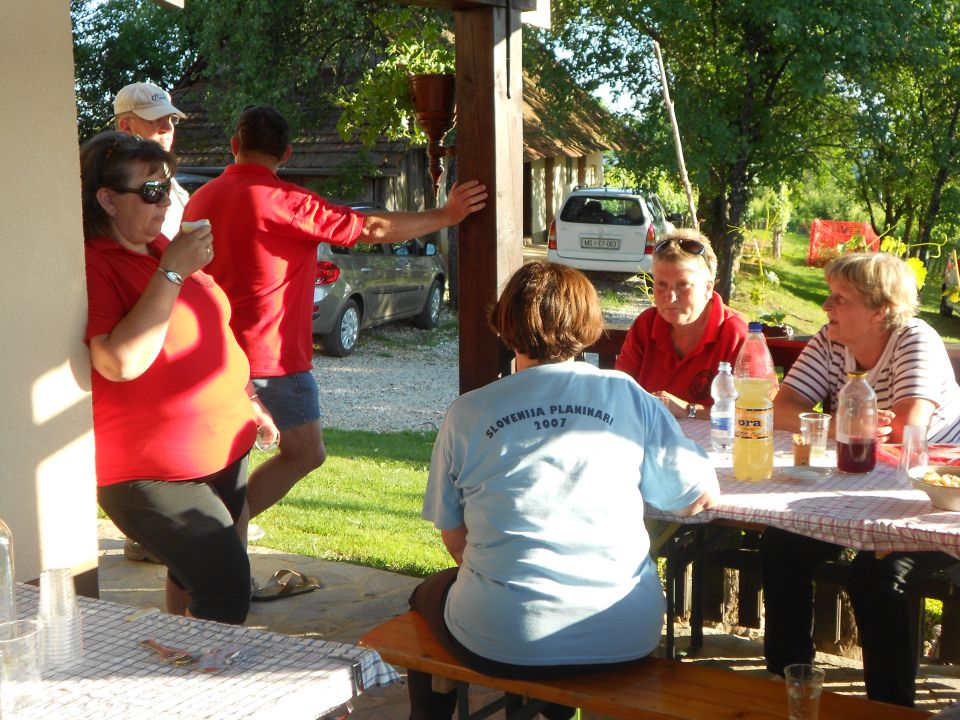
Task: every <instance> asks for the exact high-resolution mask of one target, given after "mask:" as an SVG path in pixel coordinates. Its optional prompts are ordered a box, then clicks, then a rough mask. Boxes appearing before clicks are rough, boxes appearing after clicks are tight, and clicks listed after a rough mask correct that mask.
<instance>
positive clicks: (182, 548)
mask: <svg viewBox="0 0 960 720" xmlns="http://www.w3.org/2000/svg"><path fill="white" fill-rule="evenodd" d="M80 162H81V188H82V202H83V228H84V240H85V245H86V247H85V249H86V271H87V295H88V302H89V317H88V323H87V331H86V336H85V339H86V342H87V344H88V345H89V347H90V361H91V365H92V368H93V371H92V373H91V375H92V389H93V429H94V438H95V442H96V467H97V498H98V500H99V502H100V506H101V507H102V508H103V509H104V511H105V512H106V513H107V515H109V516H110V518H111V519H112V520H113V521H114V523H116V525H117V527H118V528H120V530H122V531H123V532H124V533H125V534H126V535H127V537H129V538H132V539H134V540H136V541H138V542H140V543H142V544H143V546H144V547H145V548H146V549H147V550H148V551H150V552H151V553H153V554H154V555H155V556H156V557H157V558H159V559H160V561H161V562H163V564H164V565H166V566H167V571H168V573H167V609H168V611H170V612H172V613H177V614H187V613H188V614H190V615H192V616H194V617H200V618H205V619H209V620H219V621H221V622H228V623H238V624H239V623H242V622H243V621H244V619H245V618H246V615H247V610H248V609H249V603H250V563H249V560H248V559H247V553H246V549H245V548H244V545H243V543H242V542H241V540H240V537H239V536H238V535H237V532H236V528H235V525H234V523H235V521H236V518H237V517H238V516H239V514H240V511H241V510H242V508H243V504H244V499H245V494H246V479H247V460H246V458H247V453H248V452H249V450H250V447H251V446H252V445H253V443H254V440H255V439H256V437H257V431H258V426H259V427H261V428H262V432H263V434H264V435H265V439H270V440H272V439H273V438H274V436H275V434H276V427H275V426H274V425H273V421H272V420H271V419H270V416H269V413H267V412H266V411H265V410H264V409H263V407H262V406H261V405H260V403H259V401H258V400H256V398H255V396H253V392H252V390H250V384H249V375H250V367H249V365H248V364H247V359H246V356H245V355H244V354H243V351H242V350H240V347H239V346H238V345H237V343H236V340H235V339H234V337H233V333H232V332H231V331H230V328H229V325H228V322H229V319H230V305H229V303H228V302H227V298H226V296H225V295H224V294H223V291H222V290H220V288H219V287H217V285H216V283H214V282H213V280H212V279H211V278H210V277H209V276H208V275H207V274H205V273H204V272H202V270H201V268H202V267H203V266H204V265H206V264H207V263H208V262H209V261H210V258H211V257H212V249H211V241H212V239H213V238H212V235H211V232H210V228H209V227H203V228H200V229H196V230H193V231H192V232H188V233H180V234H178V235H177V237H176V238H175V239H174V241H173V242H171V241H169V240H168V239H167V238H166V237H164V236H163V235H161V234H160V226H161V224H162V223H163V219H164V215H165V213H166V209H167V207H168V206H169V205H170V199H169V193H170V176H171V175H172V173H173V171H174V168H175V161H174V159H173V156H172V155H171V154H170V153H168V152H166V151H165V150H164V149H163V148H162V147H160V145H158V144H157V143H155V142H153V141H151V140H145V139H143V138H140V137H137V136H135V135H128V134H126V133H121V132H105V133H101V134H99V135H97V136H96V137H94V138H92V139H91V140H89V141H88V142H87V143H85V144H84V146H83V147H82V148H81V150H80ZM251 396H253V397H251Z"/></svg>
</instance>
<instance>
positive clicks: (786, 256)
mask: <svg viewBox="0 0 960 720" xmlns="http://www.w3.org/2000/svg"><path fill="white" fill-rule="evenodd" d="M750 235H751V236H756V237H757V238H758V242H759V244H760V245H761V256H760V262H759V263H757V262H756V261H755V258H754V257H753V253H751V252H747V253H745V259H744V261H743V263H742V264H741V272H740V274H739V275H738V276H737V278H736V280H735V282H734V290H733V293H732V297H731V299H730V306H731V307H733V308H735V309H737V310H739V311H741V312H742V313H744V314H745V315H746V316H747V317H749V318H750V319H758V318H759V317H760V316H761V315H764V314H766V313H770V312H773V311H774V310H778V311H780V312H783V313H784V314H785V315H786V318H785V320H784V322H785V323H786V324H787V325H792V326H793V328H794V330H795V331H796V332H797V334H800V335H809V334H812V333H815V332H816V331H817V330H819V329H820V327H821V326H822V325H823V323H824V322H826V314H825V313H824V312H823V308H822V307H821V305H822V304H823V301H824V300H825V299H826V297H827V283H826V281H825V280H824V278H823V270H822V269H821V268H816V267H811V266H809V265H807V246H808V244H809V238H808V237H807V236H805V235H800V234H797V233H787V234H786V236H785V237H784V241H783V252H782V257H781V258H780V259H779V260H774V259H773V258H772V257H770V247H769V241H768V240H767V239H766V235H765V233H763V232H752V233H751V234H750ZM747 247H748V248H749V247H750V244H749V242H748V245H747ZM761 268H762V270H763V273H761V272H760V269H761ZM767 271H773V272H774V273H775V274H776V276H777V278H778V279H779V283H776V282H772V281H770V280H769V279H767V278H766V276H765V274H766V272H767ZM941 273H942V265H941V264H939V263H938V264H935V265H933V267H932V268H931V271H930V273H929V275H928V279H927V282H926V283H925V284H924V286H923V290H922V292H921V294H920V299H921V307H920V313H919V317H920V318H922V319H923V320H925V321H926V322H927V323H929V324H930V325H931V326H932V327H933V328H934V329H936V331H937V332H938V333H940V336H941V337H942V338H943V341H944V342H948V343H955V342H960V318H956V317H952V318H945V317H942V316H941V315H940V312H939V309H940V277H941ZM758 300H759V301H758Z"/></svg>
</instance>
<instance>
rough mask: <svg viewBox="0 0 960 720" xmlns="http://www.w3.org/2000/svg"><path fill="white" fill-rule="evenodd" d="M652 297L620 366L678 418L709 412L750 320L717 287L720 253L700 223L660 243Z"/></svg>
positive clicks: (625, 347)
mask: <svg viewBox="0 0 960 720" xmlns="http://www.w3.org/2000/svg"><path fill="white" fill-rule="evenodd" d="M652 272H653V302H654V305H655V307H652V308H650V309H648V310H644V311H643V312H642V313H640V315H639V316H638V317H637V319H636V320H635V321H634V323H633V325H632V326H631V327H630V331H629V332H628V333H627V337H626V340H624V342H623V347H622V348H621V350H620V356H619V357H618V358H617V364H616V368H617V370H622V371H623V372H625V373H627V374H628V375H631V376H633V377H634V378H635V379H636V380H637V382H638V383H640V385H641V387H643V388H644V389H645V390H646V391H647V392H649V393H652V394H654V395H656V396H658V397H659V398H660V399H661V400H663V402H664V404H665V405H666V406H667V407H668V408H669V409H670V412H671V413H673V415H675V416H676V417H699V418H707V417H709V414H710V412H709V408H710V406H711V405H712V404H713V399H712V398H711V397H710V383H711V382H712V381H713V376H714V375H716V374H717V365H718V364H719V363H720V362H721V361H724V360H725V361H727V362H729V363H731V364H732V363H733V362H735V361H736V359H737V354H738V353H739V352H740V346H741V345H742V344H743V341H744V339H745V338H746V336H747V324H746V322H745V321H744V320H743V318H742V317H740V315H739V314H737V312H736V311H735V310H732V309H730V308H729V307H727V306H726V305H724V304H723V300H722V299H721V297H720V296H719V295H718V294H717V293H715V292H714V291H713V282H714V279H715V278H716V276H717V256H716V254H715V253H714V252H713V248H712V247H710V241H709V240H707V238H706V237H704V236H703V235H701V234H700V233H699V232H697V231H696V230H691V229H680V230H675V231H674V232H672V233H671V234H670V235H669V236H667V238H666V239H665V240H663V241H662V242H661V243H659V244H658V245H657V246H656V247H655V248H654V250H653V268H652Z"/></svg>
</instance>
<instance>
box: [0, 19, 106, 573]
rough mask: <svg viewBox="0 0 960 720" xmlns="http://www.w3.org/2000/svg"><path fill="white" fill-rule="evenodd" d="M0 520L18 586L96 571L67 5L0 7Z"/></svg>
mask: <svg viewBox="0 0 960 720" xmlns="http://www.w3.org/2000/svg"><path fill="white" fill-rule="evenodd" d="M0 11H2V17H3V22H2V24H0V69H2V70H0V97H2V98H3V108H4V112H3V122H2V123H0V157H3V164H2V165H0V268H2V272H3V282H2V283H0V298H2V303H3V305H2V307H3V313H2V314H0V338H2V342H3V350H2V353H0V377H2V378H3V409H4V413H3V432H2V433H0V457H2V458H3V469H2V471H0V518H3V519H4V520H5V521H6V522H7V524H9V525H10V526H11V527H12V529H13V533H14V545H15V551H16V569H17V577H18V579H20V580H27V579H31V578H36V577H37V576H38V575H39V573H40V570H41V568H43V567H61V566H69V567H73V568H74V570H75V572H80V571H85V570H90V569H93V568H95V567H96V559H97V535H96V504H95V498H96V494H95V493H96V488H95V475H94V467H93V429H92V427H93V423H92V417H91V406H90V399H89V395H88V394H87V388H88V386H89V377H90V371H89V364H88V360H87V354H86V350H85V347H84V345H83V343H82V336H83V330H84V326H85V324H86V307H87V301H86V286H85V280H84V267H83V236H82V230H81V214H80V180H79V163H78V154H77V126H76V101H75V98H74V90H73V44H72V39H71V33H70V31H71V28H70V12H69V3H67V2H65V1H64V0H29V1H24V0H0Z"/></svg>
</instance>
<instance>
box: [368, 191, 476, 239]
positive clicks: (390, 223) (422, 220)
mask: <svg viewBox="0 0 960 720" xmlns="http://www.w3.org/2000/svg"><path fill="white" fill-rule="evenodd" d="M486 199H487V188H486V186H485V185H481V184H480V183H479V182H478V181H477V180H470V181H468V182H465V183H463V184H462V185H461V184H460V183H454V186H453V188H451V190H450V193H449V195H447V202H446V204H445V205H444V206H443V207H442V208H437V209H435V210H425V211H424V212H382V213H370V214H368V215H366V217H365V218H364V222H363V229H362V230H361V231H360V237H359V238H358V241H359V242H364V243H395V242H406V241H407V240H412V239H413V238H416V237H420V236H421V235H427V234H429V233H432V232H436V231H437V230H442V229H443V228H445V227H450V226H451V225H456V224H457V223H459V222H460V221H461V220H463V219H464V218H465V217H467V216H468V215H470V214H472V213H475V212H477V211H478V210H482V209H483V208H484V206H485V205H486V203H485V202H484V201H485V200H486Z"/></svg>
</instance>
